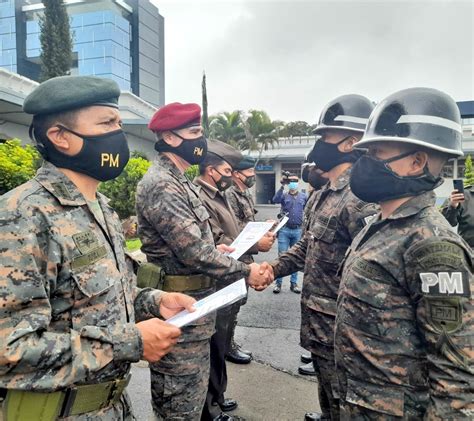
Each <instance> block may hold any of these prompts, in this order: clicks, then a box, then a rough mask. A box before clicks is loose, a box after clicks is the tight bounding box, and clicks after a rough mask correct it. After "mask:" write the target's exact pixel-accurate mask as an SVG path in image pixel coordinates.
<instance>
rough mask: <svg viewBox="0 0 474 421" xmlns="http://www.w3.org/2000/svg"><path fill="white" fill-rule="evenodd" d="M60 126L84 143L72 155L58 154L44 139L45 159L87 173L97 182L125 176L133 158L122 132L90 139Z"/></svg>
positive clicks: (59, 165)
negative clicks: (121, 175)
mask: <svg viewBox="0 0 474 421" xmlns="http://www.w3.org/2000/svg"><path fill="white" fill-rule="evenodd" d="M58 127H60V128H61V129H62V130H66V131H68V132H70V133H73V134H75V135H76V136H78V137H80V138H81V139H82V140H83V142H84V143H83V145H82V149H81V150H80V152H79V153H77V154H76V155H73V156H69V155H66V154H64V153H62V152H60V151H58V150H57V149H56V148H55V147H54V146H53V144H52V143H51V141H49V139H48V140H46V141H44V140H43V144H44V147H45V149H46V157H45V159H47V160H48V161H49V162H51V163H52V164H54V165H55V166H56V167H58V168H67V169H70V170H72V171H76V172H78V173H81V174H86V175H88V176H89V177H92V178H93V179H95V180H98V181H107V180H112V179H114V178H117V177H118V176H119V175H120V174H121V173H122V171H123V169H124V168H125V166H126V165H127V163H128V160H129V158H130V151H129V149H128V143H127V137H126V135H125V133H124V132H123V130H122V129H119V130H115V131H113V132H109V133H104V134H102V135H97V136H87V135H83V134H80V133H77V132H75V131H73V130H71V129H68V128H67V127H64V126H61V125H58Z"/></svg>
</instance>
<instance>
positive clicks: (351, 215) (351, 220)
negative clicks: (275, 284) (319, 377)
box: [272, 169, 377, 357]
mask: <svg viewBox="0 0 474 421" xmlns="http://www.w3.org/2000/svg"><path fill="white" fill-rule="evenodd" d="M350 173H351V170H350V169H348V170H347V171H346V172H344V173H343V174H342V175H341V176H340V177H339V178H338V179H337V182H336V185H335V186H334V187H331V185H330V183H328V184H327V185H326V186H324V187H323V188H322V189H321V190H319V191H318V192H316V193H314V195H316V196H315V197H314V202H313V203H314V204H313V207H312V209H313V210H312V215H311V218H310V219H309V221H310V226H309V227H308V228H307V229H306V231H305V232H304V235H303V236H302V238H301V240H300V241H299V242H298V243H296V245H295V246H293V247H292V248H291V249H290V250H288V251H287V252H285V253H283V254H282V255H280V256H279V258H278V260H277V261H275V262H274V263H272V266H273V268H274V272H275V277H279V276H286V275H289V274H291V273H293V272H295V271H297V270H304V277H303V289H302V294H301V303H302V306H303V307H308V308H309V309H310V310H311V311H312V312H316V313H317V314H318V317H317V318H315V319H314V320H313V324H314V326H313V329H314V330H316V331H317V332H318V341H319V343H320V344H321V346H322V347H323V348H324V347H327V346H332V345H333V343H334V338H333V336H334V319H335V316H336V299H337V292H338V289H339V282H340V277H339V276H338V275H337V269H338V267H339V265H340V263H341V262H342V260H343V258H344V255H345V253H346V250H347V249H348V247H349V246H350V244H351V242H352V240H353V238H355V236H356V235H357V234H358V233H359V231H360V230H361V229H362V228H363V227H364V226H365V225H366V223H367V221H368V220H369V218H371V217H373V215H375V214H376V212H377V207H376V205H373V204H368V203H365V202H363V201H361V200H360V199H358V198H357V197H356V196H355V195H354V194H353V193H352V192H351V190H350V187H349V177H350ZM312 352H315V353H317V352H318V350H317V349H312ZM322 353H323V354H322V355H321V356H323V357H324V356H326V350H324V351H322Z"/></svg>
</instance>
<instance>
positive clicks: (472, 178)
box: [464, 155, 474, 186]
mask: <svg viewBox="0 0 474 421" xmlns="http://www.w3.org/2000/svg"><path fill="white" fill-rule="evenodd" d="M464 165H465V167H464V184H465V185H466V186H474V168H473V165H472V157H471V155H468V156H467V158H466V163H465V164H464Z"/></svg>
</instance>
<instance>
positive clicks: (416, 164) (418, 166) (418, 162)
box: [407, 151, 428, 175]
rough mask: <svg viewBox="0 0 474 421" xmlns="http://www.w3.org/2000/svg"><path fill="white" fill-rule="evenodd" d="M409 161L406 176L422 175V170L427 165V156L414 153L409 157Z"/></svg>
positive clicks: (419, 152) (420, 152) (423, 153)
mask: <svg viewBox="0 0 474 421" xmlns="http://www.w3.org/2000/svg"><path fill="white" fill-rule="evenodd" d="M409 159H410V170H409V173H408V174H407V175H420V174H422V173H423V169H424V168H425V166H426V165H427V164H428V154H427V153H426V152H423V151H418V152H415V153H414V154H413V155H410V156H409Z"/></svg>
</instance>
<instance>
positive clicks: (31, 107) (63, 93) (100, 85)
mask: <svg viewBox="0 0 474 421" xmlns="http://www.w3.org/2000/svg"><path fill="white" fill-rule="evenodd" d="M119 96H120V88H119V86H118V84H117V83H116V82H115V81H113V80H111V79H104V78H100V77H95V76H59V77H55V78H52V79H49V80H47V81H46V82H43V83H41V84H40V85H39V86H37V87H36V89H35V90H34V91H33V92H31V93H30V94H29V95H28V96H27V97H26V99H25V102H24V103H23V111H24V112H25V113H27V114H34V115H38V114H55V113H60V112H63V111H70V110H75V109H77V108H84V107H89V106H91V105H104V106H108V107H114V108H118V98H119Z"/></svg>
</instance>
